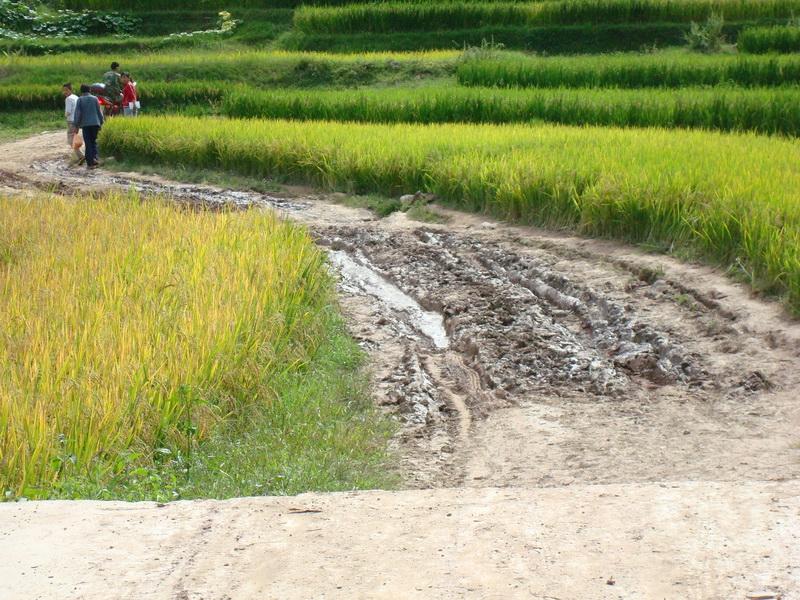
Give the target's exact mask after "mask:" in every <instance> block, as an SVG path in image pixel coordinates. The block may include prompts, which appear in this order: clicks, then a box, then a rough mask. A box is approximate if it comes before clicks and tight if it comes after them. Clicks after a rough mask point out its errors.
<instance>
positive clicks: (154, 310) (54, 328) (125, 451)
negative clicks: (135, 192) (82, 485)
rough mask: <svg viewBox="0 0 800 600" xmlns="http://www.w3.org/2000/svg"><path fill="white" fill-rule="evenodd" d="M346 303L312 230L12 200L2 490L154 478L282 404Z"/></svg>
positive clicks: (0, 425)
mask: <svg viewBox="0 0 800 600" xmlns="http://www.w3.org/2000/svg"><path fill="white" fill-rule="evenodd" d="M332 298H333V289H332V284H331V281H330V277H329V275H328V273H327V269H326V266H325V259H324V255H323V254H322V253H321V252H320V251H319V250H318V249H316V247H315V246H314V244H313V243H312V240H311V238H310V237H309V235H308V233H307V232H306V231H305V230H304V229H302V228H300V227H298V226H295V225H292V224H290V223H287V222H284V221H281V220H279V219H278V218H277V217H275V216H274V215H272V214H270V213H265V212H257V211H251V212H240V213H229V212H226V213H221V214H212V213H210V212H202V211H199V212H198V211H179V210H176V209H175V208H174V207H172V206H168V205H167V204H166V203H162V202H158V201H154V200H149V201H147V202H141V201H139V200H138V199H136V198H126V197H119V196H116V197H114V196H112V197H110V198H97V199H92V198H82V199H80V201H75V200H66V199H63V198H62V199H59V198H52V197H46V198H45V197H42V198H37V199H23V198H13V197H12V198H2V199H0V432H2V435H0V491H2V492H4V493H6V494H11V496H12V497H13V496H17V495H24V496H28V497H42V496H47V495H48V494H49V493H50V492H51V491H52V490H53V489H54V488H55V489H57V488H58V486H59V484H60V483H62V482H63V481H64V480H65V479H68V478H70V477H88V478H92V477H95V478H97V479H99V480H104V479H106V478H107V477H110V476H113V475H114V474H116V473H118V472H120V471H122V470H124V469H126V468H129V467H137V468H138V467H146V466H147V465H151V464H153V463H154V461H155V460H156V459H157V457H158V456H163V455H164V454H168V455H171V456H175V455H176V453H177V452H183V450H184V449H185V448H186V447H187V444H190V443H191V442H192V441H196V442H202V440H204V439H206V438H207V437H209V436H210V435H212V434H213V433H214V431H215V430H216V429H217V427H218V426H220V425H221V424H224V423H227V422H230V421H231V420H232V419H235V418H236V417H237V416H238V417H242V416H243V415H246V414H247V411H248V408H249V407H253V406H264V407H268V406H272V403H276V402H278V401H279V400H281V398H280V392H281V391H282V388H281V387H280V386H279V384H278V382H279V381H280V380H281V379H282V378H283V377H285V376H288V375H292V374H298V375H301V374H302V373H303V372H304V369H305V368H306V366H307V365H309V363H310V362H311V361H312V360H313V358H314V356H315V353H316V352H317V351H318V349H319V348H320V345H321V344H322V343H323V342H324V340H325V339H326V338H327V337H328V335H329V334H330V327H329V324H330V321H331V309H330V307H331V301H332ZM305 401H307V402H311V400H310V399H308V398H306V400H305ZM276 406H280V404H277V405H276ZM283 418H284V419H288V418H289V416H288V415H286V414H284V415H283ZM302 419H303V420H304V421H307V420H308V417H307V415H306V416H302ZM286 423H287V425H286V426H287V427H289V428H291V427H297V428H298V429H301V428H303V427H304V428H306V429H308V427H307V426H306V424H302V427H301V423H299V421H298V422H297V423H295V424H292V422H291V421H286ZM340 425H341V424H339V425H336V424H335V423H333V422H331V423H327V424H324V427H325V429H326V431H333V430H334V429H335V428H339V427H340ZM321 426H322V425H321ZM347 428H349V429H351V430H352V429H353V426H352V424H350V425H347ZM348 435H350V434H348ZM317 437H318V438H323V437H324V436H322V435H319V434H317ZM282 443H288V442H286V441H284V442H282ZM372 443H374V440H367V441H366V442H365V444H372ZM320 451H321V452H322V453H323V454H329V455H330V454H331V448H329V447H328V448H321V449H320ZM355 451H356V447H355V446H353V447H350V448H348V449H347V452H355ZM298 453H300V451H299V450H298ZM333 458H335V456H334V457H333ZM283 467H284V468H291V466H290V465H283ZM262 475H265V474H262ZM262 481H263V480H262Z"/></svg>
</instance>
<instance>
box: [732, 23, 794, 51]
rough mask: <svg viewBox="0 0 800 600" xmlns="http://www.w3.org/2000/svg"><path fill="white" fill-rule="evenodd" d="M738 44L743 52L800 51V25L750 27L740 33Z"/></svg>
mask: <svg viewBox="0 0 800 600" xmlns="http://www.w3.org/2000/svg"><path fill="white" fill-rule="evenodd" d="M736 46H737V47H738V48H739V50H740V51H741V52H748V53H750V54H767V53H769V52H781V53H789V52H799V51H800V27H796V26H791V27H790V26H787V27H748V28H747V29H745V30H744V31H742V33H740V34H739V38H738V40H737V42H736Z"/></svg>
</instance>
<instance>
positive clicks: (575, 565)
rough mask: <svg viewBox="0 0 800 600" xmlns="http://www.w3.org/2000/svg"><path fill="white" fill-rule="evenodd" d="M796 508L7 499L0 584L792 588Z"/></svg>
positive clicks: (725, 494) (694, 593) (598, 500)
mask: <svg viewBox="0 0 800 600" xmlns="http://www.w3.org/2000/svg"><path fill="white" fill-rule="evenodd" d="M798 511H800V484H798V483H797V482H791V483H788V482H787V483H757V482H747V483H737V484H733V483H692V482H689V483H686V482H683V483H674V484H670V485H664V484H634V485H599V486H582V485H581V486H570V487H562V488H546V489H497V488H484V489H475V488H472V489H461V490H452V489H438V490H413V491H405V492H391V493H390V492H360V493H349V494H306V495H302V496H297V497H293V498H274V497H273V498H240V499H236V500H229V501H222V502H214V501H202V502H199V501H198V502H176V503H172V504H168V505H166V506H157V505H155V504H152V503H139V504H125V503H119V502H106V503H100V502H38V503H35V504H34V503H30V504H16V505H13V504H12V505H0V520H1V521H2V523H3V528H2V533H1V534H0V540H2V548H3V549H4V550H3V554H4V557H3V560H2V561H0V597H2V598H4V599H6V600H16V599H20V600H22V599H25V600H32V599H35V598H37V599H44V598H47V599H49V598H59V599H61V600H70V599H84V598H117V599H120V600H122V599H130V600H144V599H147V600H157V599H159V600H160V599H163V600H174V599H187V600H200V599H204V600H223V599H231V598H426V599H427V598H498V599H499V598H549V599H552V598H561V599H566V598H598V599H599V598H609V599H610V598H615V599H616V598H626V599H628V598H659V599H660V598H682V599H688V598H704V599H711V598H719V599H726V600H728V599H731V598H741V599H745V598H778V597H781V595H782V597H783V598H785V599H790V598H797V595H796V592H797V590H798V589H800V556H798V553H799V552H800V551H798V548H800V533H799V532H798V528H797V526H796V518H797V515H798ZM11 548H13V549H14V551H13V553H12V552H7V550H6V549H11Z"/></svg>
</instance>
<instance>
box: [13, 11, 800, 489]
mask: <svg viewBox="0 0 800 600" xmlns="http://www.w3.org/2000/svg"><path fill="white" fill-rule="evenodd" d="M224 8H226V7H225V6H218V5H217V3H213V2H206V1H204V0H203V1H201V0H198V1H192V0H178V2H175V3H171V5H170V7H169V11H166V10H164V11H162V10H161V5H160V4H159V3H155V2H149V1H148V2H127V1H126V0H60V1H55V0H54V1H53V2H51V3H50V9H52V10H57V9H73V10H83V9H88V10H102V11H115V12H116V13H119V14H127V15H131V14H134V13H135V12H136V11H140V12H141V11H149V12H147V13H144V12H141V14H142V15H145V16H142V21H141V24H140V27H139V29H140V30H139V31H137V33H136V36H133V37H125V36H114V35H106V36H94V37H93V36H82V37H74V38H73V37H70V36H63V35H61V36H49V37H48V36H38V37H37V36H36V35H33V34H31V33H30V32H23V33H20V34H19V35H17V36H16V37H13V38H12V37H10V36H8V35H7V34H6V33H4V34H3V35H6V37H7V39H6V40H0V47H3V48H8V50H7V51H6V53H5V54H3V55H2V56H0V106H1V107H2V110H0V113H2V114H0V127H2V129H3V130H2V131H1V132H0V140H8V139H11V138H15V137H22V136H25V135H28V134H30V133H33V132H34V131H36V130H40V129H42V128H45V127H48V128H49V127H51V126H55V124H57V125H58V126H59V127H61V126H63V124H62V123H60V122H59V121H60V119H61V118H62V117H61V111H62V103H63V99H62V97H61V84H62V83H64V82H66V81H71V82H73V83H74V84H79V83H90V82H94V81H97V80H99V79H100V77H101V75H102V73H103V72H104V71H105V70H107V68H108V64H109V63H110V62H111V61H112V60H118V61H119V62H120V63H122V68H123V69H124V70H129V71H131V73H132V74H133V77H134V79H135V80H137V81H138V89H139V91H140V95H141V100H142V104H143V111H142V116H141V117H139V118H137V119H112V120H109V122H108V123H107V124H106V126H105V127H104V128H103V130H102V133H101V138H100V145H101V146H100V147H101V155H102V156H103V157H112V156H119V157H122V156H124V157H126V158H127V159H129V160H130V159H131V157H133V159H134V160H135V164H134V165H133V166H139V167H142V168H145V167H146V168H159V167H163V166H164V165H169V166H173V167H185V168H188V169H197V170H200V169H207V170H211V171H214V172H216V173H219V174H222V175H225V174H231V175H237V176H252V177H256V178H259V179H261V180H268V181H270V182H277V183H278V184H280V183H293V184H295V183H296V184H304V185H313V186H316V187H319V188H322V189H325V190H331V191H342V192H347V193H357V194H373V195H377V196H384V197H397V196H400V195H402V194H408V193H414V192H416V191H418V190H420V191H427V192H430V193H432V194H435V195H436V196H437V197H438V198H439V201H440V202H442V203H444V204H446V205H447V206H449V207H452V208H457V209H460V210H464V211H470V212H478V213H485V214H488V215H492V216H494V217H497V218H500V219H504V220H508V221H512V222H519V223H526V224H535V225H539V226H543V227H549V228H555V229H559V230H569V231H573V232H577V233H579V234H581V235H585V236H595V237H603V238H610V239H617V240H621V241H624V242H626V243H631V244H638V245H644V246H646V247H647V248H649V249H651V250H654V251H659V252H670V253H672V254H674V255H676V256H679V257H682V258H685V259H687V260H700V261H705V262H707V263H709V264H712V265H715V266H718V267H719V268H721V269H723V270H725V271H726V272H728V273H730V274H731V276H732V277H735V278H737V279H738V280H742V281H745V282H746V283H747V284H748V285H750V286H751V288H752V289H753V291H754V293H756V294H759V295H762V296H764V297H770V298H773V299H776V300H777V301H779V302H782V303H783V305H784V306H785V307H786V309H787V311H788V312H790V313H792V314H793V315H794V316H795V317H796V316H798V315H800V146H799V145H798V143H800V142H798V140H797V136H798V133H800V87H798V86H800V55H798V54H797V51H798V49H800V45H799V44H798V42H797V40H798V39H800V35H798V31H800V29H798V27H797V23H796V22H795V20H794V15H796V14H800V0H546V1H540V2H531V1H519V2H510V1H500V0H498V1H474V2H473V1H468V0H446V1H442V2H433V1H431V0H412V1H406V2H396V1H386V2H380V1H375V2H359V3H353V2H347V1H345V0H342V1H338V0H336V1H333V0H331V1H324V0H319V1H315V2H304V3H300V2H295V1H294V0H274V1H273V0H248V2H244V3H238V4H237V6H236V7H234V8H232V9H231V8H230V7H228V8H229V10H231V11H232V13H233V17H234V18H236V19H239V20H241V23H240V24H239V25H237V28H236V29H234V30H232V32H226V33H224V34H221V33H214V32H213V31H212V30H211V28H213V27H214V25H213V23H214V18H215V14H216V12H218V10H220V9H224ZM160 11H161V12H160ZM160 14H163V18H159V15H160ZM181 15H184V16H185V19H182V17H181ZM715 24H716V25H715ZM11 25H13V24H11V23H6V22H0V28H2V31H3V32H5V31H6V30H7V29H8V28H9V27H10V26H11ZM715 27H716V29H715ZM195 29H200V30H208V31H211V33H208V31H206V33H204V34H198V35H194V37H193V34H191V32H192V31H193V30H195ZM692 32H694V33H692ZM170 33H184V34H186V35H184V36H183V37H180V38H170V35H169V34H170ZM178 39H181V40H184V41H176V40H178ZM126 40H127V45H126ZM3 44H5V46H3ZM183 44H185V46H183ZM400 49H402V51H401V50H400ZM309 50H313V51H309ZM39 124H41V125H39ZM128 166H130V165H128ZM87 232H88V233H87ZM79 233H80V234H79ZM89 233H91V235H89ZM0 289H2V290H3V294H2V295H1V296H0V341H2V344H0V430H2V432H3V433H2V439H0V489H1V490H2V491H3V493H5V494H6V496H7V497H9V498H17V497H21V496H25V497H75V498H77V497H104V498H137V499H141V498H159V499H163V498H167V499H169V498H171V497H199V496H204V495H205V496H225V495H238V494H257V493H294V492H298V491H307V490H315V489H325V490H328V489H353V488H367V487H380V486H389V485H392V484H393V483H392V480H391V477H389V476H388V475H387V473H389V472H391V468H390V466H391V460H392V459H391V457H390V456H389V453H388V451H387V439H388V436H389V434H390V430H391V427H390V426H389V425H388V424H387V423H386V422H385V420H383V419H382V418H381V417H380V416H379V415H377V414H375V412H374V411H372V409H371V408H370V406H369V401H368V393H367V392H366V391H365V387H366V384H365V375H364V373H363V372H362V370H361V367H360V365H361V362H362V356H361V352H360V351H359V349H358V348H357V346H355V344H354V343H353V341H352V340H351V339H350V338H349V337H348V335H347V333H346V332H345V330H344V328H343V326H342V323H341V318H340V317H339V314H338V308H337V305H336V298H335V292H334V287H333V285H332V282H331V277H330V275H329V273H328V270H327V265H326V262H325V258H324V255H323V253H322V252H321V251H320V250H319V249H318V248H317V247H316V246H315V245H314V244H313V241H312V239H311V237H310V236H309V234H308V233H307V232H306V231H305V230H304V229H302V228H301V227H298V226H294V225H292V224H290V223H287V222H284V221H281V220H279V219H277V218H276V217H275V216H274V215H272V214H270V213H262V212H256V211H248V212H241V213H239V212H230V213H229V212H222V213H208V212H202V211H199V212H198V211H191V210H176V209H175V208H174V207H170V206H168V205H167V204H166V203H165V202H163V201H162V200H159V199H151V198H128V197H126V196H111V197H79V198H70V199H63V198H54V197H49V196H42V195H39V196H37V197H36V198H34V199H30V198H28V199H21V198H15V197H2V199H0ZM312 413H313V414H316V415H323V416H322V417H319V418H315V419H309V418H308V415H309V414H312ZM314 423H325V424H326V426H325V427H322V428H315V426H314ZM242 440H245V441H244V442H243V441H242ZM240 442H241V443H240ZM265 449H266V451H265ZM223 456H228V457H230V456H238V457H240V458H239V459H236V460H234V461H233V462H234V463H235V465H236V466H231V467H230V468H231V469H232V472H234V473H235V474H234V475H232V476H231V477H230V478H228V479H225V481H222V480H221V479H220V478H219V476H218V475H215V473H218V471H219V463H220V462H221V461H222V457H223ZM254 456H258V457H261V458H258V459H255V458H254ZM264 456H268V459H265V458H263V457H264ZM237 460H238V462H236V461H237ZM387 465H388V466H387Z"/></svg>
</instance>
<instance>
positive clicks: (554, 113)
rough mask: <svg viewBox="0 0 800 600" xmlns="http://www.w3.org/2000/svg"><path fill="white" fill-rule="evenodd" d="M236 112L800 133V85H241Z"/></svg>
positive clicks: (233, 96) (229, 102) (229, 109)
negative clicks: (265, 88) (310, 88)
mask: <svg viewBox="0 0 800 600" xmlns="http://www.w3.org/2000/svg"><path fill="white" fill-rule="evenodd" d="M222 112H223V113H224V114H225V115H227V116H229V117H240V118H279V119H308V120H334V121H362V122H370V123H402V122H406V123H448V122H465V123H516V122H530V121H536V120H542V121H548V122H553V123H565V124H575V125H583V124H588V125H614V126H636V127H653V126H658V127H696V128H703V129H718V130H724V131H729V130H740V131H747V130H752V131H759V132H762V133H781V134H786V135H798V134H800V88H792V89H789V88H785V89H767V90H763V89H738V88H725V89H722V90H719V89H705V88H700V89H697V88H684V89H680V90H653V89H646V90H618V89H608V90H597V89H577V90H576V89H536V90H503V89H495V88H490V89H486V88H466V89H465V88H452V87H425V88H420V89H393V88H389V89H381V90H364V91H349V90H347V91H345V90H336V91H330V90H324V91H318V92H315V93H314V94H308V93H307V92H302V91H294V90H280V91H272V92H261V91H257V90H252V89H239V90H236V91H234V92H232V93H230V94H228V95H227V96H226V97H225V100H224V102H223V104H222Z"/></svg>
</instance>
